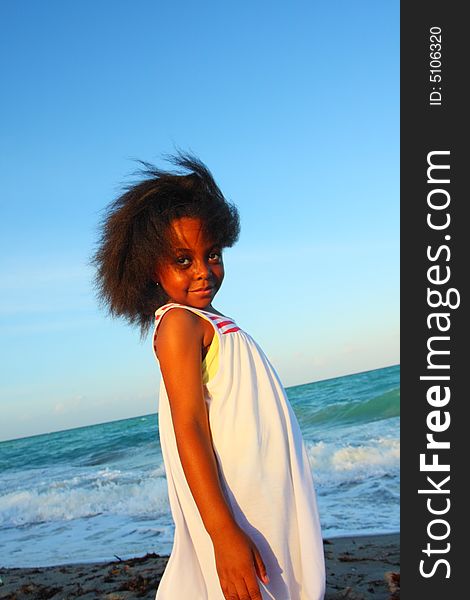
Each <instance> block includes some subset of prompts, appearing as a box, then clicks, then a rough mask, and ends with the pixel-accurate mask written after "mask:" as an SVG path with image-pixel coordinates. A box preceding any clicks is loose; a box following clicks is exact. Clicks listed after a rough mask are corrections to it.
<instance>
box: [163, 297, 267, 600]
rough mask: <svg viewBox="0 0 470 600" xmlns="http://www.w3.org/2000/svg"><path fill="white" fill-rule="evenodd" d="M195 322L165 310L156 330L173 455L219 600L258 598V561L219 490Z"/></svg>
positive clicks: (199, 336)
mask: <svg viewBox="0 0 470 600" xmlns="http://www.w3.org/2000/svg"><path fill="white" fill-rule="evenodd" d="M203 335H204V330H203V326H202V322H201V318H200V317H198V316H197V315H195V314H194V313H191V312H189V311H187V310H185V309H179V308H174V309H172V310H171V311H169V312H168V313H167V314H166V315H165V317H164V318H162V322H161V324H160V326H159V329H158V334H157V340H156V350H157V356H158V360H159V362H160V369H161V372H162V376H163V380H164V382H165V388H166V391H167V394H168V398H169V401H170V409H171V416H172V421H173V427H174V430H175V436H176V443H177V447H178V453H179V456H180V459H181V465H182V467H183V470H184V473H185V476H186V480H187V482H188V485H189V488H190V490H191V493H192V495H193V498H194V500H195V502H196V505H197V507H198V510H199V513H200V515H201V518H202V521H203V523H204V527H205V528H206V530H207V532H208V534H209V535H210V537H211V539H212V542H213V545H214V551H215V557H216V564H217V572H218V575H219V579H220V582H221V587H222V590H223V592H224V594H225V596H226V597H227V598H228V597H233V598H238V597H239V598H251V599H253V600H254V599H256V598H261V595H260V591H259V585H258V582H257V580H256V574H258V576H259V577H260V579H263V580H264V581H265V582H266V579H265V575H266V569H265V567H264V564H263V561H262V560H261V556H260V555H259V552H258V550H257V548H256V546H255V545H254V543H253V542H252V541H251V540H250V538H249V537H248V536H246V534H245V533H244V532H243V531H242V530H241V529H240V527H239V526H238V525H237V523H236V522H235V520H234V518H233V515H232V513H231V510H230V508H229V506H228V504H227V501H226V499H225V496H224V494H223V492H222V488H221V485H220V479H219V474H218V470H217V463H216V458H215V455H214V451H213V448H212V442H211V434H210V426H209V419H208V414H207V409H206V404H205V400H204V394H203V384H202V371H201V362H202V359H201V349H202V341H203Z"/></svg>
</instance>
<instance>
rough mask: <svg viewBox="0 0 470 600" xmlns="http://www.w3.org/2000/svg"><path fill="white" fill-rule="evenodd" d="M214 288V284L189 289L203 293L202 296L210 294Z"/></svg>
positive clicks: (194, 292) (195, 292)
mask: <svg viewBox="0 0 470 600" xmlns="http://www.w3.org/2000/svg"><path fill="white" fill-rule="evenodd" d="M213 289H214V286H212V285H211V286H207V287H204V288H199V289H197V290H189V291H190V292H192V293H193V294H201V295H202V296H203V295H205V294H210V293H211V292H212V290H213Z"/></svg>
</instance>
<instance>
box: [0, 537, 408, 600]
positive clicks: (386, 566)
mask: <svg viewBox="0 0 470 600" xmlns="http://www.w3.org/2000/svg"><path fill="white" fill-rule="evenodd" d="M324 549H325V558H326V568H327V592H326V596H325V600H340V599H348V600H363V599H371V600H372V599H374V600H397V599H398V598H400V537H399V534H387V535H373V536H357V537H343V538H332V539H326V540H324ZM167 560H168V557H167V556H159V555H157V554H147V555H146V556H143V557H140V558H133V559H129V560H116V561H114V562H109V563H81V564H73V565H59V566H55V567H37V568H15V569H4V568H2V567H1V566H0V579H1V583H0V598H1V599H2V600H3V599H4V600H48V599H51V600H69V599H70V600H71V599H73V598H82V599H83V600H132V599H134V598H135V599H137V598H143V599H144V600H154V598H155V593H156V589H157V587H158V582H159V581H160V578H161V576H162V573H163V571H164V569H165V566H166V563H167ZM0 565H1V557H0ZM175 600H198V599H197V598H194V599H192V598H188V599H183V598H181V599H180V598H175Z"/></svg>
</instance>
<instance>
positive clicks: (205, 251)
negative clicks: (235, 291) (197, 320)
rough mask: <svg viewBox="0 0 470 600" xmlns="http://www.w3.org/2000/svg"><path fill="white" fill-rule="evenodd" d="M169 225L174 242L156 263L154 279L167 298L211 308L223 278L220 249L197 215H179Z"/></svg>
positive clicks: (188, 304) (196, 306) (202, 307)
mask: <svg viewBox="0 0 470 600" xmlns="http://www.w3.org/2000/svg"><path fill="white" fill-rule="evenodd" d="M170 227H171V229H172V233H173V235H174V236H175V239H176V240H177V242H176V244H175V247H174V248H173V249H172V256H171V258H170V259H169V260H167V261H166V262H165V263H164V264H161V265H159V266H158V267H157V269H156V272H155V280H156V281H157V282H158V283H159V284H160V285H161V286H162V288H163V290H164V291H165V293H166V294H167V296H168V297H169V302H177V303H179V304H186V305H187V306H193V307H194V308H201V309H205V308H212V306H211V302H212V300H213V298H214V296H215V295H216V294H217V292H218V291H219V288H220V286H221V285H222V281H223V279H224V265H223V262H222V249H221V248H220V247H219V246H217V245H215V244H214V242H213V241H212V240H210V239H208V238H207V237H206V236H205V234H204V232H203V229H202V222H201V220H200V219H195V218H192V217H181V218H180V219H174V220H173V221H172V222H171V225H170Z"/></svg>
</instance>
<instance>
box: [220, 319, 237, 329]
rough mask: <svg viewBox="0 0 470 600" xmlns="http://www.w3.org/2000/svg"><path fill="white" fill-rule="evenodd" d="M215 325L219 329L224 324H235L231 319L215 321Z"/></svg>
mask: <svg viewBox="0 0 470 600" xmlns="http://www.w3.org/2000/svg"><path fill="white" fill-rule="evenodd" d="M216 325H217V327H218V328H219V329H221V328H222V327H225V325H235V323H234V322H233V321H222V322H220V323H216Z"/></svg>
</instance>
